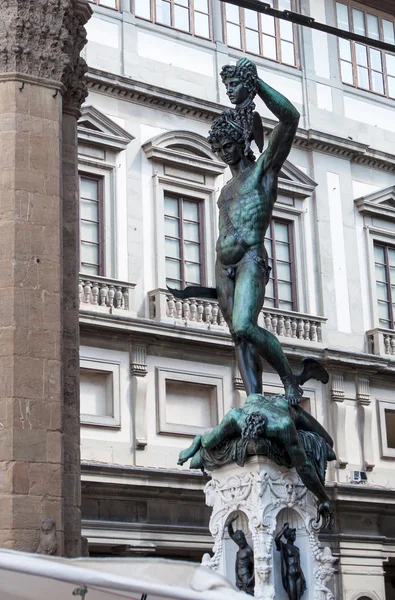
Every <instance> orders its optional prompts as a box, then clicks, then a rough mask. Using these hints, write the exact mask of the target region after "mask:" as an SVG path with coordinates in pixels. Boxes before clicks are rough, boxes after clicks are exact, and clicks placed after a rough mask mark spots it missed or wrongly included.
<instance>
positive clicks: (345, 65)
mask: <svg viewBox="0 0 395 600" xmlns="http://www.w3.org/2000/svg"><path fill="white" fill-rule="evenodd" d="M340 64H341V70H342V81H343V83H351V84H353V83H354V76H353V72H352V65H351V63H349V62H345V61H344V60H341V61H340Z"/></svg>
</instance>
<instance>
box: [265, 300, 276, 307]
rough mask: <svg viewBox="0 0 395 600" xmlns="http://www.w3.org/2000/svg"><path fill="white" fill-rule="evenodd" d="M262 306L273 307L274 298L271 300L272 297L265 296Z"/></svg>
mask: <svg viewBox="0 0 395 600" xmlns="http://www.w3.org/2000/svg"><path fill="white" fill-rule="evenodd" d="M264 307H265V308H273V307H274V300H272V298H265V304H264Z"/></svg>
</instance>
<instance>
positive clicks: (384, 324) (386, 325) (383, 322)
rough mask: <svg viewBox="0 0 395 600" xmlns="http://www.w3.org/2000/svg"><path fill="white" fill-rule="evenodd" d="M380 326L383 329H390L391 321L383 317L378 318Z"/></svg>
mask: <svg viewBox="0 0 395 600" xmlns="http://www.w3.org/2000/svg"><path fill="white" fill-rule="evenodd" d="M379 324H380V327H384V328H385V329H391V322H390V321H388V320H384V319H379Z"/></svg>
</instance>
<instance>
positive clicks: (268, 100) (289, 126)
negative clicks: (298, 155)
mask: <svg viewBox="0 0 395 600" xmlns="http://www.w3.org/2000/svg"><path fill="white" fill-rule="evenodd" d="M257 93H258V95H259V97H260V98H261V99H262V100H263V102H264V103H265V104H266V106H267V107H268V109H269V110H270V111H271V112H272V113H273V114H274V115H275V116H276V117H277V119H278V120H279V121H280V122H279V123H278V125H276V127H275V128H274V129H273V131H272V133H271V134H270V138H269V144H268V147H267V148H266V150H265V151H264V152H263V154H262V155H261V156H260V157H259V159H258V165H259V164H260V163H261V166H262V172H264V173H267V172H269V171H274V172H275V173H278V172H279V171H280V169H281V167H282V166H283V164H284V161H285V159H286V158H287V156H288V154H289V152H290V150H291V148H292V143H293V140H294V137H295V133H296V130H297V128H298V123H299V118H300V114H299V112H298V111H297V110H296V108H295V107H294V106H293V104H291V102H290V101H289V100H287V98H286V97H285V96H283V95H282V94H280V92H277V91H276V90H274V89H273V88H272V87H270V85H268V84H267V83H265V82H264V81H262V79H258V80H257Z"/></svg>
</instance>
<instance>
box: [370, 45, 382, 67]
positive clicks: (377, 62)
mask: <svg viewBox="0 0 395 600" xmlns="http://www.w3.org/2000/svg"><path fill="white" fill-rule="evenodd" d="M369 52H370V65H371V67H372V69H374V70H375V71H382V70H383V65H382V62H381V52H380V51H379V50H375V49H374V48H370V50H369Z"/></svg>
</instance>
